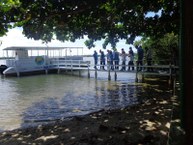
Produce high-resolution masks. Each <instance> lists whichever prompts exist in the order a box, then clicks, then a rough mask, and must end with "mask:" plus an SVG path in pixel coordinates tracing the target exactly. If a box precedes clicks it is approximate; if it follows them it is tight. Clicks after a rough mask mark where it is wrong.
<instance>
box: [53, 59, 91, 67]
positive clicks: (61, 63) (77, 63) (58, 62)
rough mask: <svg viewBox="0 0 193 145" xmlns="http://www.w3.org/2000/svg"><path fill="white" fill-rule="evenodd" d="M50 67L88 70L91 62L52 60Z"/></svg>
mask: <svg viewBox="0 0 193 145" xmlns="http://www.w3.org/2000/svg"><path fill="white" fill-rule="evenodd" d="M50 65H51V66H52V67H57V68H85V67H86V68H88V67H89V65H90V61H83V60H60V59H52V60H51V61H50Z"/></svg>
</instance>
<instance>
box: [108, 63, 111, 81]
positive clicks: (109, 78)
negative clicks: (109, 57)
mask: <svg viewBox="0 0 193 145" xmlns="http://www.w3.org/2000/svg"><path fill="white" fill-rule="evenodd" d="M108 80H109V81H110V80H111V73H110V67H109V66H108Z"/></svg>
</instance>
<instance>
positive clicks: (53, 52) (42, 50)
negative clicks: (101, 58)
mask: <svg viewBox="0 0 193 145" xmlns="http://www.w3.org/2000/svg"><path fill="white" fill-rule="evenodd" d="M3 51H4V52H6V57H5V58H6V60H5V64H3V65H1V66H0V73H1V74H3V75H5V76H8V75H16V76H20V75H22V74H33V73H40V72H44V73H45V72H47V71H48V70H53V69H56V68H58V67H60V66H63V68H64V66H66V67H67V66H71V67H73V65H75V64H76V65H77V64H78V66H82V65H80V64H87V63H88V62H84V61H83V47H23V46H22V47H7V48H4V49H3ZM80 53H82V54H81V55H80Z"/></svg>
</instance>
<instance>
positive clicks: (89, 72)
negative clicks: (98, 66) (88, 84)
mask: <svg viewBox="0 0 193 145" xmlns="http://www.w3.org/2000/svg"><path fill="white" fill-rule="evenodd" d="M88 78H90V69H89V65H88Z"/></svg>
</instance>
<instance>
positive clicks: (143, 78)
mask: <svg viewBox="0 0 193 145" xmlns="http://www.w3.org/2000/svg"><path fill="white" fill-rule="evenodd" d="M144 80H145V74H144V72H142V83H144Z"/></svg>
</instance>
